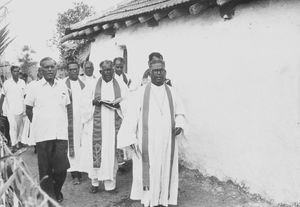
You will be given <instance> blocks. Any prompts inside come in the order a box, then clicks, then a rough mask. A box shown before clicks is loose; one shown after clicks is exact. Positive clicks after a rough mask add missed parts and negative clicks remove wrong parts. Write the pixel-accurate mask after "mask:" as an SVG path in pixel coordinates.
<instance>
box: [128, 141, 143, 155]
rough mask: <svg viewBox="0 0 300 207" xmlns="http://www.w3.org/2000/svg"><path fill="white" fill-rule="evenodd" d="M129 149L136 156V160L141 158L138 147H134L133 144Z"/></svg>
mask: <svg viewBox="0 0 300 207" xmlns="http://www.w3.org/2000/svg"><path fill="white" fill-rule="evenodd" d="M129 147H130V149H131V150H132V151H133V152H134V154H136V156H137V157H138V158H140V157H141V156H142V152H141V150H140V148H139V146H136V145H135V144H131V145H130V146H129Z"/></svg>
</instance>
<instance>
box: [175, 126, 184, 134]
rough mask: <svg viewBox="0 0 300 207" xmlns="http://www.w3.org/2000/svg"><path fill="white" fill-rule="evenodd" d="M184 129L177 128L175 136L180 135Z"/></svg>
mask: <svg viewBox="0 0 300 207" xmlns="http://www.w3.org/2000/svg"><path fill="white" fill-rule="evenodd" d="M182 131H183V130H182V128H181V127H176V128H175V136H177V135H179V134H180V133H181V132H182Z"/></svg>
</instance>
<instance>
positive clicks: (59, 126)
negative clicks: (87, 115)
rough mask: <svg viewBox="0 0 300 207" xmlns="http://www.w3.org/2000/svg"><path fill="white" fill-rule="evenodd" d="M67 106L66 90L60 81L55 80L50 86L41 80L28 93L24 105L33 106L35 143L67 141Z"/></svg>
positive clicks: (67, 96) (67, 95)
mask: <svg viewBox="0 0 300 207" xmlns="http://www.w3.org/2000/svg"><path fill="white" fill-rule="evenodd" d="M68 104H70V98H69V93H68V89H67V87H66V85H65V84H63V82H62V81H58V80H55V81H54V84H53V86H51V85H50V84H49V83H48V82H47V81H46V80H45V79H41V80H40V81H38V82H37V83H36V84H35V86H34V87H33V88H31V90H30V91H28V94H27V96H26V98H25V105H28V106H34V114H33V120H32V121H33V122H34V123H35V130H34V133H35V135H34V137H35V138H36V142H42V141H47V140H54V139H59V140H68V118H67V108H66V106H67V105H68Z"/></svg>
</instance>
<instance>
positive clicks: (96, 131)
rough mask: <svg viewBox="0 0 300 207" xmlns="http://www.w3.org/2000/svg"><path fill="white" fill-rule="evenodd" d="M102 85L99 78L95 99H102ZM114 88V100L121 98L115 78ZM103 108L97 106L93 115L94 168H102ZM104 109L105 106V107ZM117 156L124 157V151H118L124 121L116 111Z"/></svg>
mask: <svg viewBox="0 0 300 207" xmlns="http://www.w3.org/2000/svg"><path fill="white" fill-rule="evenodd" d="M101 85H102V78H99V80H98V82H97V85H96V90H95V98H100V99H101ZM113 87H114V96H115V97H114V98H115V99H117V98H120V97H121V89H120V86H119V84H118V81H116V79H115V78H113ZM101 107H102V106H95V111H94V114H93V118H94V122H93V167H94V168H100V166H101V151H102V123H101V121H102V120H101ZM103 107H104V106H103ZM114 112H115V154H116V157H117V158H118V159H119V158H120V157H122V156H123V154H122V153H123V152H122V150H118V149H117V134H118V131H119V129H120V126H121V123H122V119H121V117H120V116H119V114H118V112H117V111H116V110H115V111H114Z"/></svg>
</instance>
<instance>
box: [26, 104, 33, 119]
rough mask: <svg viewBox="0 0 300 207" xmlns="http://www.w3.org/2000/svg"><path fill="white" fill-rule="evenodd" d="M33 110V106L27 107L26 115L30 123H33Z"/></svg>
mask: <svg viewBox="0 0 300 207" xmlns="http://www.w3.org/2000/svg"><path fill="white" fill-rule="evenodd" d="M32 109H33V107H32V106H28V105H26V115H27V117H28V119H29V121H30V122H32V117H33V112H32Z"/></svg>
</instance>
